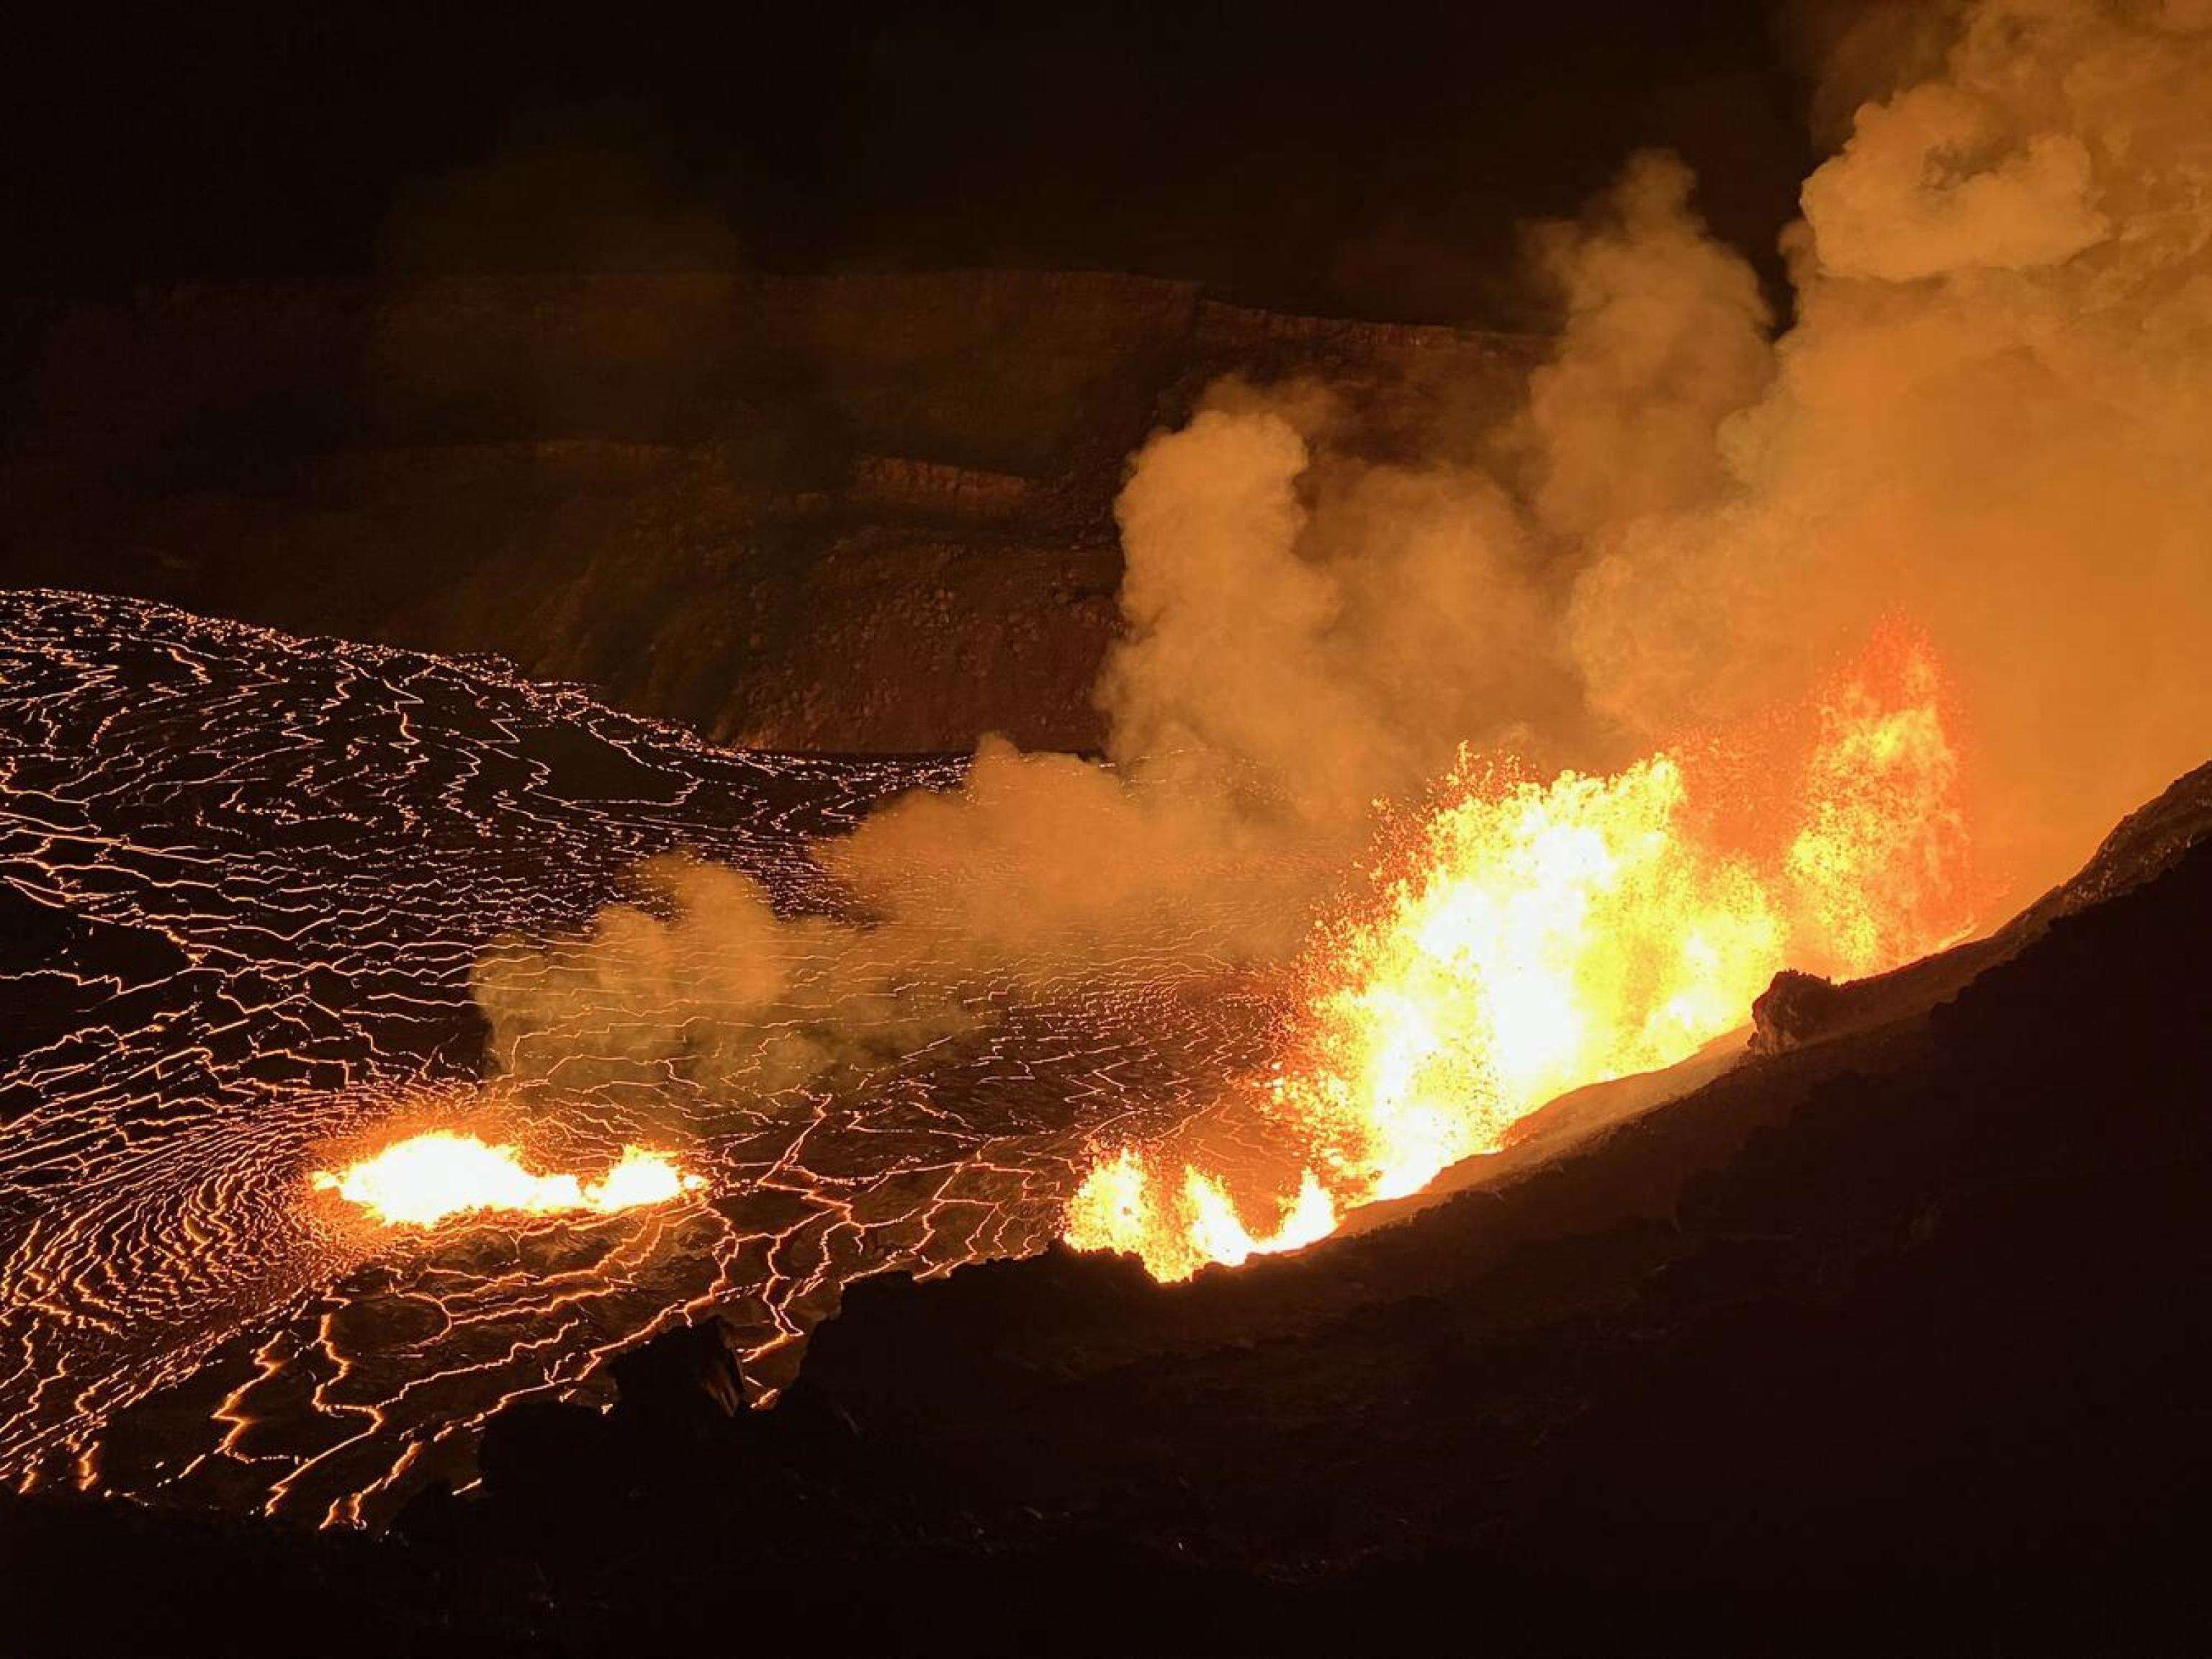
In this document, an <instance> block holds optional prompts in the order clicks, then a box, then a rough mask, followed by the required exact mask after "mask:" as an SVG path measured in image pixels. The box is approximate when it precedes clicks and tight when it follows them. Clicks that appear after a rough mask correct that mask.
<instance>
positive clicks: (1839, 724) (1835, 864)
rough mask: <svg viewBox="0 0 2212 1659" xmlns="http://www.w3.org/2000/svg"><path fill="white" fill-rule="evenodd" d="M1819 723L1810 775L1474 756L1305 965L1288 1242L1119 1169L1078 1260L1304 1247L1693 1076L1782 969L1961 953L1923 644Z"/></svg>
mask: <svg viewBox="0 0 2212 1659" xmlns="http://www.w3.org/2000/svg"><path fill="white" fill-rule="evenodd" d="M1807 714H1808V716H1809V718H1808V719H1805V720H1801V721H1799V722H1798V723H1797V725H1796V727H1795V728H1794V730H1795V731H1796V732H1798V733H1799V734H1801V735H1800V737H1799V738H1798V740H1797V741H1796V744H1795V745H1794V746H1796V748H1797V750H1798V752H1797V755H1796V760H1795V763H1794V764H1778V763H1777V760H1776V757H1774V756H1773V755H1772V754H1771V753H1770V752H1763V751H1765V750H1772V748H1773V747H1774V746H1775V744H1776V742H1777V741H1778V739H1780V740H1783V741H1785V742H1786V741H1789V738H1788V737H1787V734H1786V732H1784V731H1782V730H1779V729H1778V730H1777V731H1773V732H1763V733H1760V734H1757V735H1756V736H1754V737H1748V738H1743V739H1741V740H1740V741H1738V742H1736V743H1734V744H1705V745H1701V746H1699V748H1697V749H1695V750H1691V749H1686V750H1684V751H1683V752H1681V753H1675V752H1662V753H1659V754H1656V755H1653V756H1651V757H1647V758H1645V759H1644V760H1641V761H1638V762H1637V763H1634V764H1632V765H1630V766H1627V767H1626V768H1624V769H1621V770H1620V771H1617V772H1614V773H1612V774H1610V775H1603V776H1592V775H1583V774H1580V773H1577V772H1572V771H1568V772H1562V773H1560V774H1559V775H1557V776H1556V777H1553V778H1552V779H1550V780H1549V781H1538V780H1536V779H1534V778H1531V777H1529V776H1528V775H1524V774H1521V773H1518V772H1516V770H1515V769H1512V768H1510V767H1508V766H1504V765H1481V766H1479V765H1474V764H1471V763H1468V761H1466V760H1465V759H1462V765H1461V767H1460V769H1459V770H1458V771H1457V772H1455V774H1454V775H1452V776H1451V777H1450V778H1449V779H1448V780H1446V781H1445V784H1444V787H1443V791H1442V792H1441V794H1440V796H1439V799H1438V800H1437V804H1436V805H1434V807H1433V809H1432V810H1431V812H1430V814H1429V816H1428V817H1427V818H1426V819H1425V822H1423V823H1421V824H1420V826H1419V829H1418V831H1417V832H1416V833H1415V834H1413V836H1410V837H1407V838H1405V840H1404V842H1403V844H1402V846H1401V848H1399V849H1398V850H1397V851H1395V853H1393V854H1389V855H1387V856H1386V857H1385V858H1384V860H1383V868H1382V869H1381V870H1380V871H1379V872H1378V874H1377V888H1376V901H1375V902H1373V903H1372V904H1371V905H1370V907H1369V908H1367V909H1366V910H1365V911H1364V912H1363V913H1360V914H1356V915H1352V916H1351V917H1349V918H1346V919H1340V921H1337V922H1335V923H1334V924H1333V925H1328V926H1325V927H1323V928H1322V930H1321V932H1320V933H1319V934H1318V935H1317V936H1316V940H1315V943H1314V945H1313V946H1312V948H1311V949H1310V951H1308V953H1307V957H1306V960H1305V963H1304V970H1303V971H1304V982H1305V984H1306V986H1307V987H1308V991H1307V994H1306V997H1305V999H1304V1008H1303V1011H1302V1012H1301V1013H1300V1014H1299V1015H1298V1016H1297V1018H1295V1020H1294V1021H1293V1023H1292V1026H1291V1030H1290V1031H1289V1033H1288V1034H1287V1036H1288V1040H1287V1042H1286V1044H1285V1050H1284V1053H1285V1060H1284V1062H1283V1064H1282V1065H1281V1066H1279V1069H1278V1070H1277V1072H1276V1073H1275V1074H1274V1075H1273V1077H1271V1078H1268V1079H1266V1080H1265V1081H1264V1083H1263V1084H1262V1085H1260V1086H1259V1087H1258V1088H1257V1090H1256V1091H1255V1094H1256V1097H1257V1098H1256V1101H1255V1105H1256V1114H1255V1115H1257V1116H1258V1117H1259V1118H1261V1120H1263V1121H1265V1122H1266V1123H1267V1125H1269V1126H1270V1127H1272V1128H1273V1131H1274V1132H1275V1138H1276V1139H1277V1140H1278V1141H1279V1142H1284V1143H1287V1144H1288V1145H1289V1146H1291V1147H1292V1148H1294V1149H1295V1155H1296V1156H1297V1158H1299V1159H1301V1160H1302V1161H1303V1167H1301V1165H1300V1164H1297V1163H1293V1164H1291V1165H1290V1166H1289V1170H1290V1171H1291V1172H1292V1173H1290V1175H1289V1179H1288V1180H1287V1181H1279V1182H1277V1183H1275V1186H1274V1190H1275V1193H1276V1194H1277V1195H1276V1196H1275V1197H1274V1198H1273V1200H1272V1209H1273V1216H1274V1219H1273V1221H1272V1223H1271V1224H1270V1225H1268V1226H1267V1228H1266V1229H1264V1230H1261V1231H1255V1230H1253V1229H1252V1228H1250V1227H1249V1225H1247V1224H1246V1222H1245V1221H1244V1220H1243V1218H1242V1217H1241V1216H1240V1215H1239V1213H1238V1209H1237V1205H1236V1203H1235V1201H1234V1200H1232V1199H1231V1195H1230V1190H1229V1183H1228V1182H1227V1181H1226V1180H1225V1178H1224V1177H1223V1176H1220V1175H1218V1174H1214V1173H1209V1172H1208V1171H1207V1170H1204V1169H1201V1168H1200V1167H1199V1164H1196V1163H1185V1164H1183V1167H1182V1170H1181V1171H1180V1174H1177V1173H1176V1171H1175V1170H1174V1169H1173V1164H1174V1163H1175V1162H1176V1161H1180V1160H1175V1159H1166V1158H1160V1157H1158V1156H1157V1155H1156V1156H1154V1157H1152V1158H1147V1157H1146V1156H1144V1155H1141V1154H1140V1153H1139V1152H1138V1151H1137V1150H1136V1149H1134V1148H1131V1147H1122V1148H1120V1149H1119V1150H1117V1151H1115V1152H1111V1153H1109V1154H1108V1155H1106V1156H1103V1157H1102V1158H1099V1159H1098V1161H1097V1163H1096V1164H1094V1165H1093V1166H1092V1168H1091V1171H1090V1173H1089V1175H1088V1176H1087V1177H1086V1178H1085V1182H1084V1183H1083V1185H1082V1187H1081V1188H1080V1189H1079V1191H1078V1193H1077V1194H1076V1195H1075V1197H1074V1198H1073V1200H1071V1202H1070V1203H1069V1206H1068V1208H1067V1212H1066V1227H1065V1232H1066V1238H1067V1239H1068V1241H1069V1242H1070V1243H1073V1244H1074V1245H1076V1246H1077V1247H1078V1248H1079V1249H1116V1250H1124V1251H1131V1252H1133V1253H1135V1254H1136V1255H1139V1256H1140V1257H1142V1259H1143V1260H1144V1262H1145V1265H1146V1267H1148V1268H1149V1269H1150V1270H1151V1271H1152V1273H1153V1274H1154V1275H1155V1276H1156V1277H1158V1278H1162V1279H1182V1278H1187V1277H1188V1276H1189V1275H1190V1274H1191V1273H1194V1272H1196V1271H1197V1270H1198V1269H1199V1268H1200V1267H1204V1266H1206V1265H1207V1264H1209V1263H1212V1262H1221V1263H1226V1264H1229V1265H1232V1266H1233V1265H1235V1264H1237V1263H1240V1262H1242V1261H1245V1260H1246V1259H1248V1258H1249V1257H1250V1256H1253V1255H1264V1254H1267V1253H1270V1252H1274V1251H1280V1250H1287V1249H1297V1248H1298V1247H1299V1246H1302V1245H1304V1244H1308V1243H1313V1242H1314V1241H1315V1240H1316V1239H1318V1238H1321V1237H1325V1236H1326V1235H1328V1233H1330V1232H1332V1231H1334V1230H1335V1227H1336V1225H1337V1223H1338V1220H1339V1218H1340V1216H1341V1214H1342V1213H1343V1211H1344V1210H1345V1209H1346V1208H1347V1207H1349V1206H1352V1205H1357V1204H1363V1203H1366V1202H1369V1201H1370V1200H1376V1199H1387V1198H1395V1197H1399V1196H1401V1195H1403V1194H1408V1193H1412V1192H1415V1191H1418V1190H1419V1188H1422V1187H1424V1186H1425V1185H1426V1184H1427V1183H1428V1182H1430V1180H1431V1179H1432V1178H1433V1177H1434V1176H1436V1175H1437V1173H1438V1172H1439V1171H1440V1170H1443V1168H1444V1167H1445V1166H1446V1165H1448V1164H1453V1163H1455V1162H1457V1161H1458V1160H1460V1159H1462V1158H1468V1157H1470V1156H1474V1155H1475V1154H1479V1153H1484V1152H1496V1151H1498V1149H1499V1148H1500V1147H1501V1146H1503V1145H1504V1139H1505V1135H1506V1133H1507V1131H1508V1130H1510V1128H1511V1127H1512V1126H1513V1125H1514V1124H1515V1123H1516V1122H1517V1121H1519V1120H1520V1119H1522V1118H1523V1117H1525V1116H1527V1115H1528V1114H1529V1113H1531V1112H1533V1111H1534V1110H1535V1109H1537V1108H1538V1107H1540V1106H1541V1105H1543V1104H1544V1103H1547V1101H1550V1100H1553V1099H1555V1098H1557V1097H1559V1096H1560V1095H1562V1094H1565V1093H1567V1092H1568V1091H1571V1090H1574V1089H1577V1088H1580V1087H1582V1086H1583V1085H1588V1084H1592V1083H1598V1082H1602V1081H1604V1080H1606V1079H1612V1078H1617V1077H1622V1076H1626V1075H1628V1074H1630V1073H1637V1072H1644V1071H1652V1070H1656V1069H1658V1068H1661V1067H1663V1066H1671V1065H1674V1064H1675V1063H1676V1062H1678V1061H1680V1060H1686V1059H1687V1058H1688V1057H1689V1056H1690V1055H1692V1054H1695V1053H1696V1052H1697V1051H1698V1050H1699V1048H1703V1047H1704V1046H1705V1044H1706V1043H1708V1042H1711V1041H1713V1040H1714V1039H1715V1038H1717V1037H1719V1036H1723V1035H1724V1034H1726V1033H1727V1032H1729V1030H1734V1029H1735V1028H1736V1027H1738V1026H1740V1025H1741V1024H1744V1023H1745V1022H1746V1020H1747V1018H1748V1016H1749V1011H1750V1008H1751V1004H1752V1002H1753V1000H1754V999H1755V998H1756V997H1757V996H1758V994H1759V992H1760V991H1761V990H1762V989H1764V988H1765V986H1766V984H1767V982H1768V981H1770V980H1771V978H1772V977H1773V975H1774V974H1775V973H1776V971H1777V970H1778V969H1781V968H1783V967H1784V966H1785V965H1789V964H1790V963H1796V964H1797V965H1799V966H1802V967H1806V968H1809V969H1816V970H1819V971H1824V972H1827V973H1832V974H1838V975H1862V974H1866V973H1870V972H1875V971H1877V970H1879V969H1884V968H1887V967H1890V966H1893V965H1894V964H1896V963H1901V962H1905V961H1909V960H1911V959H1912V958H1913V957H1917V956H1920V955H1923V954H1924V953H1926V952H1927V951H1931V950H1935V949H1938V948H1941V947H1942V945H1946V944H1949V943H1952V942H1954V941H1955V940H1956V939H1960V938H1962V937H1964V936H1965V935H1966V933H1969V932H1971V931H1972V920H1971V913H1970V911H1969V910H1968V908H1967V906H1968V904H1969V902H1970V899H1971V896H1972V891H1971V884H1970V882H1969V879H1968V877H1967V873H1966V836H1965V830H1964V827H1963V817H1962V815H1961V813H1960V810H1959V808H1958V805H1957V803H1956V799H1955V794H1956V788H1957V782H1958V770H1959V769H1958V763H1957V759H1956V757H1955V754H1954V750H1953V748H1952V744H1951V741H1950V738H1949V737H1948V734H1947V732H1946V729H1945V725H1944V721H1943V719H1942V699H1941V687H1940V684H1939V682H1938V678H1937V676H1936V671H1935V668H1934V666H1933V665H1932V660H1931V659H1930V658H1929V656H1928V655H1927V653H1926V650H1925V647H1923V646H1921V645H1918V644H1917V643H1911V642H1905V641H1901V640H1900V639H1899V638H1887V639H1885V640H1883V641H1878V642H1877V644H1876V645H1875V647H1874V648H1873V649H1872V650H1871V651H1870V652H1869V656H1868V659H1867V661H1866V662H1864V663H1863V664H1862V665H1860V666H1859V667H1858V668H1857V670H1855V671H1853V672H1852V673H1850V674H1849V675H1847V676H1845V677H1843V678H1841V679H1840V681H1839V682H1838V684H1836V685H1835V686H1833V687H1832V688H1831V689H1830V690H1829V691H1828V692H1827V694H1826V696H1823V697H1821V698H1820V699H1819V700H1818V701H1817V702H1816V703H1815V704H1814V706H1813V707H1812V708H1810V709H1809V710H1808V711H1807ZM1789 724H1790V723H1789V722H1783V723H1782V726H1783V727H1785V728H1786V727H1788V726H1789ZM1696 781H1702V785H1703V787H1699V783H1698V782H1696ZM1286 1189H1287V1190H1286Z"/></svg>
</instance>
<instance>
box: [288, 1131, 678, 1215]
mask: <svg viewBox="0 0 2212 1659" xmlns="http://www.w3.org/2000/svg"><path fill="white" fill-rule="evenodd" d="M310 1182H311V1183H312V1184H313V1187H314V1188H315V1189H316V1190H317V1191H319V1192H335V1193H336V1194H337V1195H338V1196H339V1197H341V1198H343V1199H344V1200H346V1201H347V1202H348V1203H350V1204H357V1205H359V1206H361V1207H362V1208H363V1209H365V1210H367V1211H368V1212H370V1213H371V1214H373V1215H374V1216H375V1217H376V1218H377V1219H378V1220H380V1221H383V1222H386V1223H388V1224H391V1225H404V1226H413V1227H435V1226H436V1225H438V1224H439V1223H440V1222H441V1221H444V1220H446V1219H447V1218H449V1217H452V1216H457V1215H471V1214H475V1213H477V1212H482V1211H487V1210H493V1211H498V1210H504V1211H513V1212H518V1213H522V1214H530V1215H556V1214H561V1213H564V1212H572V1211H574V1212H588V1213H592V1214H597V1215H612V1214H614V1213H615V1212H617V1211H620V1210H630V1209H635V1208H637V1207H638V1206H640V1205H644V1204H665V1203H666V1202H667V1201H668V1200H671V1199H672V1198H679V1197H681V1196H682V1195H683V1194H685V1193H688V1192H696V1191H697V1190H698V1188H700V1187H702V1186H703V1185H704V1184H705V1182H703V1180H702V1178H701V1177H700V1176H695V1175H686V1174H684V1172H683V1171H682V1170H679V1169H678V1168H677V1166H676V1165H675V1164H674V1163H672V1162H671V1160H670V1159H669V1158H667V1157H666V1156H665V1154H663V1153H660V1152H649V1151H647V1149H646V1148H644V1147H642V1146H625V1147H623V1154H622V1158H620V1160H619V1161H617V1163H616V1164H615V1165H614V1167H613V1168H611V1170H608V1171H607V1173H606V1175H605V1176H604V1177H602V1178H601V1179H599V1180H598V1181H590V1182H586V1181H583V1180H580V1179H579V1178H578V1177H577V1176H573V1175H535V1174H533V1173H532V1172H531V1171H530V1170H527V1169H526V1168H525V1167H524V1166H523V1164H522V1161H521V1159H520V1158H518V1157H517V1156H516V1155H515V1151H514V1148H513V1147H512V1146H487V1145H486V1144H485V1143H484V1142H483V1141H481V1140H479V1139H477V1138H476V1137H475V1136H474V1135H462V1134H453V1133H444V1132H433V1133H428V1134H419V1135H414V1136H411V1137H410V1138H409V1139H405V1140H400V1141H395V1142H393V1143H392V1145H391V1146H386V1148H385V1149H384V1150H383V1151H382V1152H378V1153H376V1154H375V1155H374V1157H370V1158H362V1159H360V1160H359V1161H357V1162H356V1163H354V1164H349V1165H347V1166H346V1168H345V1169H343V1170H340V1171H338V1172H337V1173H335V1174H333V1173H332V1172H331V1171H330V1170H316V1171H315V1172H314V1174H313V1176H311V1177H310Z"/></svg>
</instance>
